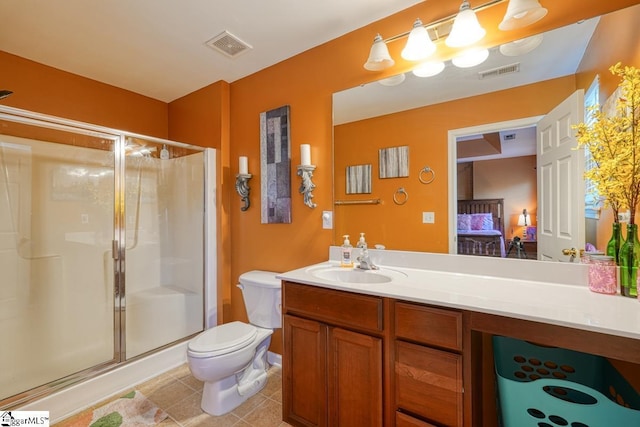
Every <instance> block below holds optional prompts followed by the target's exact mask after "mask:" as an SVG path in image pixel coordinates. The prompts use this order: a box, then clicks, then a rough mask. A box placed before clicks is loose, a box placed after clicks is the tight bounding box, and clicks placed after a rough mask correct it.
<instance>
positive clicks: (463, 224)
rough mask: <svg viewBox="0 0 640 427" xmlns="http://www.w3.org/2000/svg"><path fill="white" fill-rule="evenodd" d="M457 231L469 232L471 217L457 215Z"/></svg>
mask: <svg viewBox="0 0 640 427" xmlns="http://www.w3.org/2000/svg"><path fill="white" fill-rule="evenodd" d="M458 230H460V231H469V230H471V215H469V214H458Z"/></svg>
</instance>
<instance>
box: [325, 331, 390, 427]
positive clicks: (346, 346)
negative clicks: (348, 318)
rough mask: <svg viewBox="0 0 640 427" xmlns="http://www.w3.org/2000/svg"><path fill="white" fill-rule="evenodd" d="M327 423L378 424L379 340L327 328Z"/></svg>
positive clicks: (380, 361)
mask: <svg viewBox="0 0 640 427" xmlns="http://www.w3.org/2000/svg"><path fill="white" fill-rule="evenodd" d="M327 363H328V383H329V425H330V426H344V427H352V426H358V427H365V426H382V424H383V418H382V339H380V338H376V337H372V336H368V335H364V334H360V333H357V332H351V331H347V330H344V329H340V328H330V329H329V355H328V360H327Z"/></svg>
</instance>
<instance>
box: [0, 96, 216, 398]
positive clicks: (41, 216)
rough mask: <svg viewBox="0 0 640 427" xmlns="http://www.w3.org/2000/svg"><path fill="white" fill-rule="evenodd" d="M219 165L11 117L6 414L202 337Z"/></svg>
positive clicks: (1, 154)
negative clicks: (211, 182)
mask: <svg viewBox="0 0 640 427" xmlns="http://www.w3.org/2000/svg"><path fill="white" fill-rule="evenodd" d="M211 152H212V150H205V149H204V148H201V147H196V146H190V145H186V144H179V143H175V142H171V141H165V140H160V139H155V138H149V137H144V136H140V135H134V134H129V133H124V132H119V131H113V130H110V129H106V128H101V127H95V126H90V125H86V124H81V123H77V122H71V121H67V120H61V119H57V118H53V117H49V116H43V115H36V114H32V113H29V112H26V111H23V110H17V109H12V108H8V107H2V108H0V337H2V341H3V345H2V351H0V367H1V368H0V409H6V408H11V407H15V406H16V405H19V404H20V403H23V402H25V401H29V400H33V399H34V398H37V397H39V396H43V395H46V394H48V393H51V392H52V391H54V390H57V389H59V388H60V387H64V386H65V385H68V384H72V383H75V382H77V381H79V380H82V379H83V378H87V377H91V376H92V375H95V374H96V373H98V372H103V371H105V370H108V369H110V368H113V367H115V366H119V365H121V364H123V363H125V362H127V361H129V360H132V359H135V358H137V357H140V356H141V355H145V354H149V353H150V352H153V351H154V350H157V349H160V348H163V347H165V346H168V345H170V344H172V343H175V342H177V341H181V340H184V339H185V338H187V337H190V336H192V335H193V334H195V333H198V332H200V331H202V330H203V328H204V317H205V314H204V313H205V311H204V310H205V298H206V295H205V288H206V287H205V283H207V281H208V280H209V278H208V277H207V272H208V270H209V268H210V267H208V266H207V265H206V263H205V260H206V259H207V256H209V258H208V259H211V260H215V256H212V254H207V250H206V249H207V239H206V236H207V235H208V230H207V224H208V223H209V222H208V218H207V215H212V214H213V212H210V211H209V209H208V208H207V203H208V202H207V201H206V199H205V197H206V196H207V194H209V193H210V192H211V191H210V190H208V188H207V185H206V183H207V182H208V179H207V176H208V175H209V176H215V174H214V173H213V171H212V170H211V165H210V164H211V163H212V162H211V157H212V154H211ZM207 160H208V161H207ZM211 208H212V209H211V211H213V210H214V205H211ZM209 220H210V219H209Z"/></svg>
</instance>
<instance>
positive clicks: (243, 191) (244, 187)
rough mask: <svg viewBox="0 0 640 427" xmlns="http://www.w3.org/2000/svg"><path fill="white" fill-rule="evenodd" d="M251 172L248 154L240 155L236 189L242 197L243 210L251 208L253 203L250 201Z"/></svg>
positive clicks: (241, 208)
mask: <svg viewBox="0 0 640 427" xmlns="http://www.w3.org/2000/svg"><path fill="white" fill-rule="evenodd" d="M250 179H251V174H250V173H249V161H248V158H247V157H246V156H240V158H239V159H238V175H236V191H237V192H238V194H239V195H240V197H241V200H242V202H243V203H244V205H243V206H242V207H240V210H241V211H242V212H244V211H246V210H247V209H249V206H250V205H251V203H250V202H249V180H250Z"/></svg>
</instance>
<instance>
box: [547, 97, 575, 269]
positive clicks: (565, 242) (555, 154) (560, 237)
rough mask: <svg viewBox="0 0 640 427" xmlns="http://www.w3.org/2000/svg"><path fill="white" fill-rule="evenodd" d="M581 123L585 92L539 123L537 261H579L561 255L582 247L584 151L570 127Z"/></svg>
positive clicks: (564, 102)
mask: <svg viewBox="0 0 640 427" xmlns="http://www.w3.org/2000/svg"><path fill="white" fill-rule="evenodd" d="M582 121H584V91H583V90H579V91H577V92H575V93H574V94H573V95H571V96H570V97H569V98H567V99H565V100H564V101H563V102H562V103H561V104H560V105H558V106H557V107H556V108H554V109H553V110H552V111H551V112H550V113H549V114H547V115H546V116H545V117H544V118H542V119H541V120H540V122H539V123H538V136H537V149H536V151H537V163H536V165H537V170H538V173H537V175H538V259H541V260H544V261H574V260H575V261H578V260H577V259H574V258H573V257H572V256H570V255H565V254H563V250H564V249H575V250H576V252H577V254H578V255H576V256H577V257H579V251H580V249H583V248H584V244H585V241H584V240H585V229H584V178H583V171H584V151H583V150H582V149H580V150H577V149H576V146H577V141H576V139H575V131H574V130H573V129H572V126H573V125H575V124H578V123H580V122H582Z"/></svg>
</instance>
